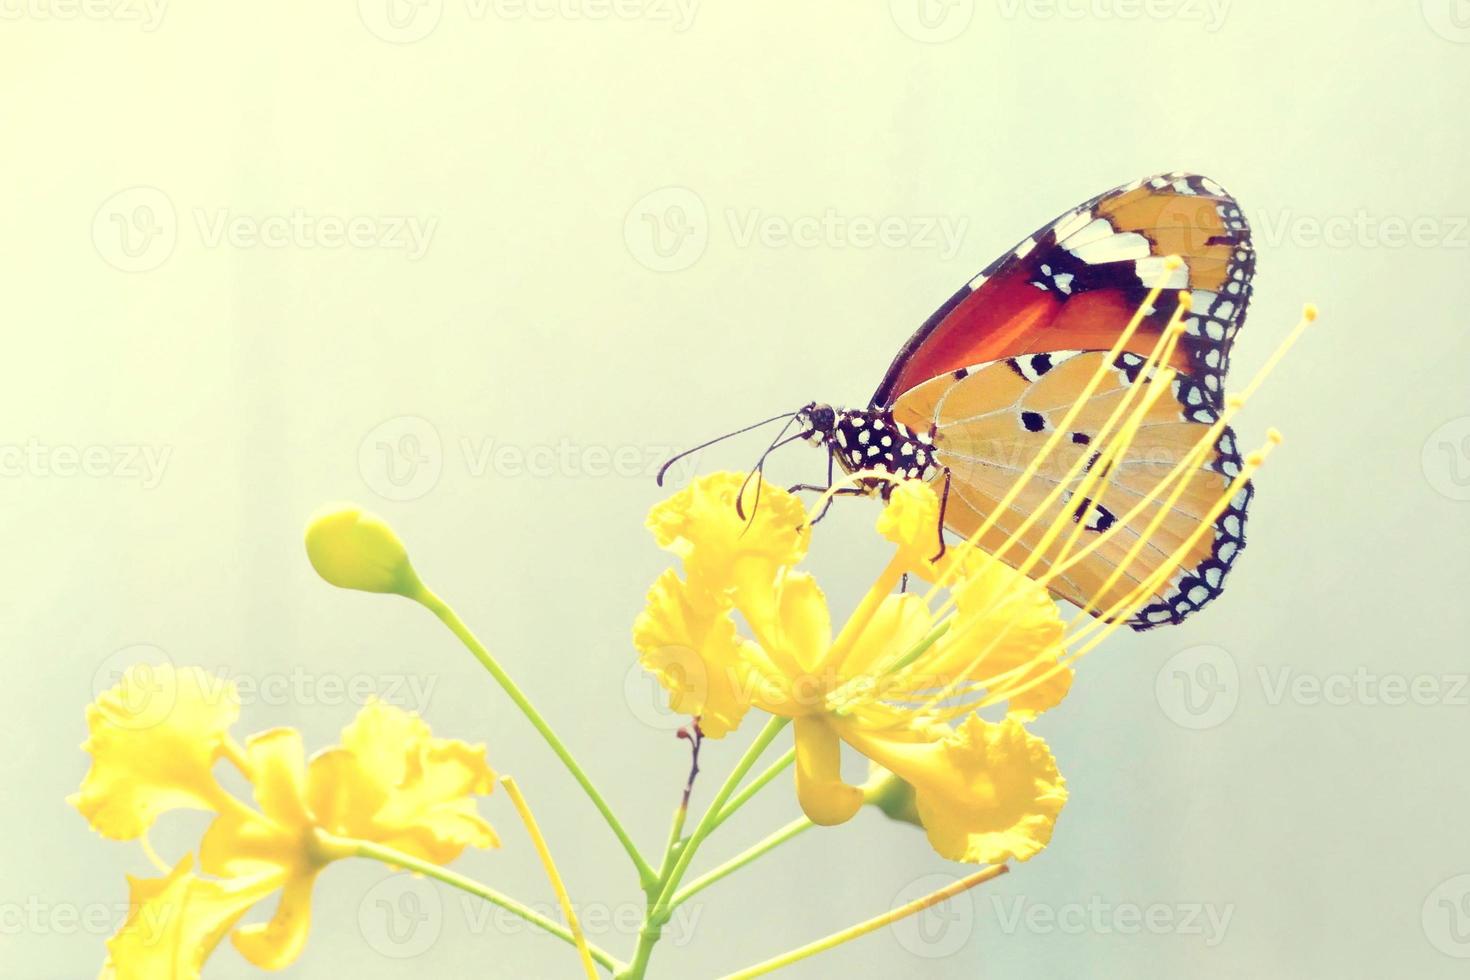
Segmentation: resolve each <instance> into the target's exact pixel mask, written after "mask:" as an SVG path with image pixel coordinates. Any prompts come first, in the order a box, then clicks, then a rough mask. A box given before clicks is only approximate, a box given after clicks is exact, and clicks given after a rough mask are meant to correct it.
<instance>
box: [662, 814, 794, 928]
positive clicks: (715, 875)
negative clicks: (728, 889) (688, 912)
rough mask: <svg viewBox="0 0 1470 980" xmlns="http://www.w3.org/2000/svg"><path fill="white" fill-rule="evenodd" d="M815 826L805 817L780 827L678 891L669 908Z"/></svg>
mask: <svg viewBox="0 0 1470 980" xmlns="http://www.w3.org/2000/svg"><path fill="white" fill-rule="evenodd" d="M815 826H816V824H814V823H812V822H811V821H810V820H808V819H807V818H806V817H799V818H798V819H796V820H793V821H791V822H790V823H789V824H787V825H786V826H784V827H782V828H781V829H780V830H778V831H776V832H775V833H774V834H771V835H770V836H769V837H767V838H765V839H764V840H762V841H760V842H759V843H757V844H753V845H751V847H750V848H749V849H748V850H745V851H742V852H741V853H739V854H737V855H736V856H735V857H732V858H731V859H730V860H728V861H726V862H725V863H724V864H722V865H720V866H719V867H718V868H715V869H714V870H713V871H710V872H708V873H706V874H703V875H700V876H699V877H698V878H695V879H694V880H693V881H691V882H690V883H689V884H688V885H687V886H685V887H684V888H682V889H680V890H679V891H678V892H676V893H675V894H674V897H673V898H672V899H670V900H669V907H670V908H678V907H679V906H680V905H683V904H684V903H685V902H687V901H689V899H691V898H693V897H694V896H695V895H696V894H698V893H699V892H702V891H704V890H705V889H706V888H708V887H709V886H710V885H713V884H714V883H715V882H717V881H719V880H720V879H721V878H724V877H725V876H726V875H729V874H732V873H734V872H736V871H739V870H740V869H741V868H743V867H745V866H746V865H747V864H749V863H750V862H752V861H754V860H755V859H756V858H758V857H761V856H762V855H763V854H766V853H767V852H768V851H774V850H775V849H776V848H778V847H780V846H781V845H782V844H784V843H786V842H787V841H789V840H791V839H792V838H793V837H796V836H797V835H799V834H801V833H802V832H803V831H806V830H810V829H811V828H812V827H815Z"/></svg>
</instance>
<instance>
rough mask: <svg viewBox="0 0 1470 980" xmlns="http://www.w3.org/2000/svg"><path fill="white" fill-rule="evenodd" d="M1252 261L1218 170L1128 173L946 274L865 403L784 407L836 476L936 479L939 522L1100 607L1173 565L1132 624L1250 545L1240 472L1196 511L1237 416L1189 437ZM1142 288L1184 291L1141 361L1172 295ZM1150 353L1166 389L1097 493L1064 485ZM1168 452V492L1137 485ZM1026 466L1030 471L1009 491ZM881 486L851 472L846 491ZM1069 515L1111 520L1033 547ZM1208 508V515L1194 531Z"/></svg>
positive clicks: (1187, 604) (1210, 406)
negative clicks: (1154, 299)
mask: <svg viewBox="0 0 1470 980" xmlns="http://www.w3.org/2000/svg"><path fill="white" fill-rule="evenodd" d="M1171 256H1177V264H1176V260H1175V259H1172V258H1169V257H1171ZM1254 269H1255V253H1254V249H1253V248H1252V245H1251V241H1250V230H1249V228H1248V226H1247V224H1246V222H1245V219H1244V217H1243V215H1242V213H1241V211H1240V208H1239V206H1238V205H1237V204H1236V202H1235V200H1234V199H1233V198H1232V197H1230V196H1229V194H1227V193H1226V192H1225V190H1224V189H1223V188H1222V187H1220V185H1219V184H1216V183H1215V182H1214V181H1212V180H1210V179H1209V178H1207V177H1202V176H1199V175H1195V174H1183V173H1170V174H1160V175H1157V176H1155V177H1150V178H1145V179H1143V180H1139V181H1134V182H1133V183H1131V184H1126V185H1123V186H1121V187H1118V188H1115V189H1113V190H1111V191H1108V192H1106V193H1104V194H1100V195H1098V196H1097V197H1095V198H1093V199H1092V200H1090V201H1087V202H1085V203H1084V204H1082V205H1079V206H1078V207H1076V208H1074V209H1072V210H1071V211H1068V212H1066V213H1064V214H1062V215H1061V216H1059V217H1058V218H1056V219H1055V220H1054V221H1052V222H1051V223H1050V224H1048V225H1047V226H1045V227H1043V228H1042V229H1040V230H1039V231H1037V232H1035V233H1034V234H1033V235H1031V236H1030V237H1028V238H1027V239H1025V240H1024V241H1022V242H1021V243H1020V244H1019V245H1017V246H1016V247H1015V248H1014V249H1012V250H1011V251H1010V252H1008V253H1006V254H1005V255H1003V256H1002V257H1001V258H999V259H997V260H996V261H995V262H993V263H991V265H990V266H988V267H987V268H986V269H985V270H984V271H982V272H981V273H980V274H979V275H977V276H975V277H974V278H973V279H971V280H970V281H969V282H968V283H966V284H965V285H964V286H963V287H961V289H960V290H959V291H958V292H956V293H955V294H954V295H953V296H951V297H950V299H949V300H948V301H947V302H945V303H944V304H943V305H942V306H941V307H940V308H939V309H938V310H936V311H935V313H934V314H933V315H932V316H931V317H930V318H929V319H928V320H927V321H925V323H924V324H923V325H922V326H921V327H920V328H919V330H918V331H917V332H916V333H915V334H914V335H913V337H912V338H910V340H909V341H908V342H907V343H906V344H905V345H904V346H903V348H902V349H901V350H900V351H899V354H898V356H897V357H896V358H895V359H894V361H893V363H892V365H891V366H890V367H889V369H888V372H887V374H886V375H885V376H884V378H883V380H882V382H881V383H880V384H879V386H878V389H877V391H876V392H875V393H874V395H873V397H872V399H871V401H870V403H869V406H868V408H866V409H860V410H859V409H848V410H839V409H835V408H832V407H831V406H827V405H818V404H815V403H814V404H811V405H808V406H807V407H806V408H804V409H802V410H801V412H799V413H797V419H798V421H799V422H800V423H801V424H803V425H804V426H805V427H806V432H805V434H806V435H807V437H808V438H810V439H811V440H813V441H815V442H817V443H819V444H821V445H822V446H824V447H825V448H826V449H827V451H828V453H829V461H830V462H835V463H836V464H837V465H838V466H840V467H841V468H842V469H843V470H844V471H846V472H848V473H850V474H851V473H857V472H861V471H864V470H868V471H872V470H879V471H882V472H886V473H888V474H891V475H892V476H894V477H897V478H904V479H921V480H926V481H928V482H930V483H931V484H934V485H935V486H936V489H938V490H939V491H940V492H941V494H942V498H943V504H944V505H943V509H942V513H943V515H944V518H943V523H944V525H945V527H947V528H948V529H949V530H950V531H952V532H955V533H957V534H959V535H961V536H964V537H970V536H972V535H974V534H979V535H980V537H979V542H978V543H979V544H980V545H981V547H984V548H987V549H989V550H998V551H1000V553H1001V554H1002V556H1003V558H1004V559H1005V560H1006V561H1007V562H1009V563H1011V564H1013V565H1014V564H1019V563H1022V562H1025V563H1026V566H1027V568H1028V569H1029V573H1030V574H1032V575H1034V576H1044V577H1046V580H1047V582H1048V587H1049V588H1050V589H1051V591H1052V592H1053V593H1054V594H1056V595H1057V596H1059V597H1061V598H1065V599H1068V600H1070V601H1073V602H1075V603H1076V604H1078V605H1086V606H1088V607H1089V608H1092V609H1097V608H1107V605H1108V603H1109V602H1112V601H1116V600H1119V599H1121V598H1122V597H1123V596H1126V595H1127V594H1128V590H1130V589H1132V588H1134V587H1136V586H1137V585H1138V583H1140V582H1142V581H1145V580H1147V579H1148V576H1149V574H1150V572H1151V571H1152V570H1155V569H1159V568H1164V567H1166V566H1169V565H1171V564H1174V565H1177V566H1178V569H1179V570H1178V571H1177V573H1175V574H1173V575H1172V576H1171V577H1170V578H1169V579H1168V581H1167V582H1166V583H1165V584H1164V585H1163V586H1161V587H1160V588H1159V589H1158V591H1157V592H1156V593H1154V594H1153V595H1152V598H1151V600H1150V601H1148V602H1146V603H1144V604H1143V605H1142V606H1141V607H1140V608H1138V609H1137V610H1136V611H1135V612H1134V613H1133V614H1132V618H1131V619H1130V620H1129V624H1130V625H1131V626H1133V628H1135V629H1140V630H1142V629H1149V628H1152V627H1154V626H1160V625H1167V624H1171V623H1178V622H1181V621H1182V620H1183V619H1184V618H1185V617H1187V616H1189V615H1190V614H1192V613H1193V612H1195V611H1197V610H1198V609H1200V608H1201V607H1202V606H1204V605H1205V604H1206V603H1208V602H1209V601H1211V600H1212V599H1214V598H1215V597H1217V596H1218V595H1219V594H1220V592H1221V590H1222V588H1223V580H1224V577H1225V575H1226V573H1228V572H1229V570H1230V567H1231V565H1232V564H1233V563H1234V561H1235V558H1236V557H1237V556H1238V554H1239V553H1240V551H1241V550H1242V549H1243V547H1244V543H1245V538H1244V521H1245V516H1246V509H1247V507H1248V505H1249V503H1250V500H1251V496H1252V491H1251V488H1250V486H1249V484H1246V485H1245V486H1244V487H1243V488H1242V489H1240V490H1239V491H1238V492H1237V493H1236V494H1235V496H1234V497H1233V498H1232V499H1231V501H1230V505H1229V506H1228V507H1227V508H1226V509H1225V510H1224V511H1223V512H1222V513H1219V514H1218V515H1216V516H1213V517H1207V515H1208V514H1210V512H1211V507H1210V502H1211V501H1213V500H1215V499H1218V498H1219V496H1220V494H1221V492H1222V491H1223V490H1224V489H1225V488H1227V487H1229V486H1230V485H1231V481H1232V480H1233V479H1234V478H1235V477H1236V476H1237V475H1238V474H1239V473H1240V471H1241V465H1242V458H1241V456H1240V454H1239V452H1238V451H1237V448H1236V445H1235V437H1234V433H1233V432H1231V430H1230V429H1229V427H1228V426H1223V425H1220V426H1219V429H1220V431H1219V433H1218V437H1217V438H1214V442H1213V447H1212V451H1211V452H1209V453H1207V454H1206V458H1204V459H1203V460H1200V461H1198V462H1195V461H1194V457H1192V456H1190V453H1191V451H1192V450H1193V447H1194V446H1195V445H1196V443H1197V442H1198V441H1199V440H1200V438H1201V436H1202V435H1203V434H1206V433H1211V432H1214V431H1215V427H1216V426H1217V423H1220V422H1221V416H1222V414H1223V412H1224V410H1225V397H1224V381H1225V374H1226V370H1227V369H1228V365H1229V357H1230V348H1231V345H1232V344H1233V342H1234V339H1235V335H1236V333H1237V331H1238V330H1239V329H1240V326H1241V324H1242V323H1243V321H1244V317H1245V308H1246V304H1247V303H1248V301H1249V299H1250V293H1251V276H1252V274H1253V272H1254ZM1156 287H1163V288H1164V289H1166V290H1168V291H1169V293H1168V295H1169V296H1170V297H1173V296H1175V295H1178V294H1188V302H1189V309H1188V314H1187V315H1186V316H1184V317H1183V319H1182V320H1181V322H1182V325H1183V327H1184V333H1183V334H1182V335H1181V336H1180V338H1179V340H1178V343H1177V345H1176V346H1174V347H1173V348H1172V353H1171V354H1170V355H1169V359H1168V360H1167V362H1166V363H1164V364H1154V365H1152V366H1151V367H1150V365H1149V362H1148V360H1147V358H1148V355H1149V353H1150V352H1151V351H1153V350H1154V349H1155V347H1156V346H1158V344H1159V341H1160V338H1161V337H1162V336H1163V335H1164V332H1165V330H1166V328H1167V326H1168V323H1169V320H1170V316H1171V314H1172V313H1173V311H1174V302H1173V301H1172V300H1171V302H1169V303H1168V304H1165V303H1164V302H1162V301H1159V302H1158V303H1157V304H1156V305H1150V296H1157V295H1159V294H1154V293H1151V290H1152V289H1153V288H1156ZM1140 308H1141V311H1140ZM1135 314H1137V315H1138V316H1139V319H1138V322H1137V324H1136V327H1135V329H1134V331H1133V333H1132V334H1131V336H1130V337H1128V338H1127V340H1126V343H1125V342H1123V341H1124V334H1125V332H1126V330H1127V329H1128V325H1129V324H1130V322H1131V321H1132V320H1133V319H1134V317H1135ZM1115 342H1117V343H1115ZM1165 369H1167V370H1168V371H1169V372H1170V374H1169V377H1170V381H1169V389H1168V391H1167V394H1164V395H1163V397H1159V398H1157V399H1156V400H1155V401H1154V402H1153V403H1151V407H1149V409H1148V411H1147V415H1146V417H1144V418H1142V420H1141V424H1140V425H1139V427H1138V429H1137V437H1136V439H1135V440H1134V441H1133V444H1132V445H1131V446H1130V447H1129V448H1128V450H1127V452H1126V453H1125V454H1123V455H1122V456H1120V457H1119V458H1117V459H1113V460H1111V463H1110V465H1109V466H1108V467H1106V468H1105V470H1106V475H1107V478H1108V485H1107V487H1106V488H1105V490H1104V492H1105V493H1106V494H1107V498H1106V499H1093V497H1092V496H1089V495H1087V494H1082V495H1079V494H1077V493H1075V492H1074V489H1076V488H1080V487H1081V485H1082V483H1083V482H1084V478H1085V477H1086V475H1087V474H1088V473H1089V472H1090V471H1091V469H1092V467H1093V465H1094V464H1095V463H1096V462H1097V456H1098V445H1097V444H1098V442H1099V440H1100V439H1101V438H1102V437H1104V436H1105V435H1106V434H1107V432H1108V428H1109V425H1110V423H1109V421H1108V420H1109V418H1110V416H1111V415H1112V413H1113V412H1114V410H1115V409H1117V408H1118V407H1119V405H1120V404H1122V405H1127V404H1129V402H1130V400H1131V399H1136V398H1137V396H1138V395H1139V393H1140V391H1141V389H1142V388H1146V387H1147V386H1148V384H1149V382H1150V381H1151V379H1152V378H1153V377H1154V376H1155V375H1156V374H1157V373H1158V372H1159V371H1161V370H1165ZM1096 377H1101V379H1102V383H1101V384H1093V382H1092V381H1091V380H1090V379H1093V378H1096ZM1089 385H1091V387H1089ZM1064 426H1065V428H1063V427H1064ZM1058 429H1063V431H1060V432H1059V431H1058ZM1047 447H1051V448H1050V449H1049V450H1047ZM1038 460H1040V461H1042V462H1044V464H1045V465H1043V466H1040V467H1037V466H1033V465H1032V464H1033V463H1035V462H1037V461H1038ZM1179 466H1185V467H1186V468H1187V472H1185V473H1184V475H1183V478H1182V480H1183V486H1182V487H1181V489H1180V492H1179V493H1178V494H1177V495H1174V496H1173V497H1171V498H1170V499H1169V500H1168V501H1167V502H1165V501H1163V500H1159V499H1154V498H1152V497H1151V496H1150V492H1149V488H1150V487H1152V486H1153V485H1154V484H1156V483H1157V481H1158V480H1159V479H1161V478H1162V477H1163V476H1164V474H1165V473H1167V472H1169V471H1170V470H1171V469H1173V468H1175V467H1179ZM829 470H830V466H829ZM1028 471H1029V472H1031V473H1032V479H1031V481H1030V482H1031V485H1029V486H1027V487H1025V488H1024V490H1023V491H1022V492H1020V493H1010V492H1009V491H1010V488H1011V486H1012V484H1013V482H1014V481H1015V480H1016V478H1017V477H1018V476H1019V475H1021V474H1022V473H1024V472H1028ZM890 487H891V482H890V481H888V480H882V479H865V480H861V481H859V483H858V485H857V486H856V487H855V488H853V489H854V490H855V491H859V492H864V493H880V494H884V495H886V493H887V490H888V489H889V488H890ZM1068 518H1070V519H1071V520H1072V521H1074V522H1076V523H1079V524H1081V525H1082V531H1083V532H1088V533H1090V534H1093V535H1097V536H1099V537H1104V538H1106V540H1100V541H1099V542H1098V547H1097V548H1096V549H1094V553H1091V554H1089V555H1088V557H1087V560H1086V561H1079V562H1070V563H1067V562H1065V558H1066V556H1065V555H1063V554H1058V553H1053V552H1048V551H1047V546H1048V540H1047V539H1046V538H1045V537H1044V536H1043V531H1044V528H1045V527H1047V526H1048V525H1049V524H1050V523H1052V522H1053V521H1054V520H1056V519H1061V520H1063V521H1065V520H1067V519H1068ZM1206 520H1209V522H1210V523H1212V524H1213V527H1212V528H1211V529H1210V531H1211V532H1212V533H1206V534H1204V535H1203V536H1201V535H1196V534H1194V533H1193V532H1194V531H1195V530H1196V529H1197V528H1199V527H1200V525H1201V524H1202V523H1204V522H1205V521H1206ZM1105 532H1110V533H1105ZM1079 533H1080V532H1079ZM1140 541H1141V543H1139V542H1140ZM1136 543H1137V544H1138V546H1137V547H1131V546H1133V545H1135V544H1136ZM1175 552H1178V554H1175ZM1054 565H1055V567H1054ZM1119 569H1121V570H1122V571H1121V573H1119V572H1118V570H1119Z"/></svg>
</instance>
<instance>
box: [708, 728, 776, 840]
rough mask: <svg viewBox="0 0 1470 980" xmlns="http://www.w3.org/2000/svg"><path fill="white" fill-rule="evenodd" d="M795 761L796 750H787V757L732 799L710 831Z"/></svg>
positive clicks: (717, 817) (773, 765)
mask: <svg viewBox="0 0 1470 980" xmlns="http://www.w3.org/2000/svg"><path fill="white" fill-rule="evenodd" d="M795 761H796V749H794V748H791V749H787V750H786V754H785V755H783V756H782V757H781V758H779V759H777V760H776V761H775V762H773V763H772V764H771V767H770V768H769V769H767V770H766V771H765V772H763V773H761V774H760V775H759V776H757V777H755V780H754V781H753V782H752V783H751V784H750V785H749V786H747V787H745V788H744V789H743V790H741V791H740V793H739V794H738V795H737V796H736V797H735V798H734V799H732V800H731V801H730V802H729V803H728V804H727V805H726V806H725V808H724V809H723V810H721V811H720V813H719V815H718V816H716V817H715V823H714V827H711V828H710V829H711V830H714V829H715V827H718V826H719V825H720V824H722V823H724V822H725V821H726V820H728V819H730V817H731V816H733V815H734V813H735V811H736V810H739V809H740V808H741V807H743V806H744V805H745V804H747V803H749V802H750V798H751V797H752V796H754V795H755V794H757V793H759V792H760V791H761V790H763V789H765V788H766V786H767V784H769V783H770V781H771V780H773V779H775V778H776V777H777V776H779V775H781V773H782V772H784V771H785V770H786V768H787V767H788V766H790V765H791V763H793V762H795Z"/></svg>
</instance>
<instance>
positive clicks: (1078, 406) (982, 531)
mask: <svg viewBox="0 0 1470 980" xmlns="http://www.w3.org/2000/svg"><path fill="white" fill-rule="evenodd" d="M1183 265H1184V260H1183V259H1181V258H1180V257H1179V256H1177V255H1170V256H1168V257H1167V258H1165V259H1164V269H1165V271H1166V272H1167V273H1172V272H1174V271H1175V270H1176V269H1179V268H1180V267H1182V266H1183ZM1165 281H1167V277H1166V279H1165ZM1163 291H1164V285H1163V282H1161V283H1160V284H1159V285H1157V286H1154V287H1153V288H1152V289H1150V290H1149V291H1148V296H1147V298H1145V299H1144V301H1143V303H1142V304H1140V305H1139V307H1138V310H1137V311H1136V312H1135V313H1134V314H1133V316H1132V318H1131V319H1129V321H1128V325H1127V326H1125V327H1124V328H1123V331H1122V332H1121V333H1119V334H1118V339H1117V340H1115V341H1114V342H1113V346H1112V347H1110V348H1109V349H1108V356H1107V357H1105V358H1104V359H1103V362H1102V364H1101V365H1100V366H1099V367H1098V369H1097V371H1096V372H1094V373H1093V376H1092V377H1091V378H1090V379H1088V382H1087V384H1085V385H1084V386H1083V387H1082V392H1081V393H1080V394H1079V395H1078V396H1077V399H1076V401H1074V402H1073V403H1072V406H1071V408H1069V409H1068V410H1067V412H1066V414H1065V415H1064V416H1063V417H1062V421H1061V423H1060V424H1058V425H1057V426H1056V428H1055V429H1053V430H1052V433H1051V435H1050V436H1049V437H1048V438H1047V440H1046V442H1045V443H1043V444H1042V447H1041V451H1040V452H1038V453H1037V454H1036V456H1035V457H1033V458H1032V460H1031V462H1030V463H1029V464H1028V465H1027V466H1026V469H1025V470H1023V471H1022V473H1021V475H1020V476H1019V477H1017V478H1016V481H1015V482H1014V483H1012V484H1011V487H1010V489H1009V490H1007V491H1006V493H1005V496H1003V497H1002V498H1001V500H1000V502H999V503H998V504H997V505H996V507H995V509H994V510H993V511H991V512H990V514H989V515H988V516H987V517H986V518H985V520H984V521H982V522H981V523H980V526H979V527H978V528H976V530H975V533H973V534H971V535H970V537H969V538H968V539H967V541H966V543H967V544H968V545H971V546H973V545H975V544H978V543H979V542H980V541H981V540H982V539H983V538H984V537H985V535H987V534H989V533H990V530H991V528H993V527H994V526H995V521H996V519H997V517H998V516H999V515H1000V514H1002V513H1004V512H1005V511H1006V510H1007V509H1009V508H1010V506H1011V504H1013V503H1015V501H1016V498H1017V497H1019V496H1020V495H1021V492H1022V491H1023V490H1024V489H1025V488H1026V485H1027V484H1028V483H1030V482H1031V480H1032V479H1034V478H1035V476H1036V474H1037V473H1038V472H1040V470H1041V467H1042V465H1043V464H1044V463H1045V462H1046V461H1047V459H1048V458H1049V457H1050V456H1051V454H1052V452H1053V451H1055V449H1056V447H1057V445H1058V444H1059V443H1060V442H1061V439H1062V434H1063V433H1064V432H1068V431H1070V429H1071V426H1072V422H1073V421H1075V420H1076V418H1077V416H1078V415H1079V414H1080V413H1081V411H1082V408H1083V406H1084V405H1086V404H1087V402H1088V401H1089V400H1090V399H1091V398H1092V396H1093V394H1095V393H1096V391H1097V389H1098V386H1099V385H1101V384H1102V381H1103V378H1105V377H1107V376H1108V375H1109V374H1111V373H1112V371H1113V361H1114V359H1116V358H1117V356H1118V355H1119V354H1120V353H1121V352H1122V350H1123V348H1124V347H1125V346H1126V345H1127V343H1128V341H1129V340H1131V339H1132V337H1133V334H1134V332H1135V331H1137V330H1138V327H1139V325H1140V324H1141V323H1143V320H1144V318H1145V317H1146V316H1148V314H1149V312H1150V311H1151V310H1152V309H1153V308H1154V304H1155V303H1157V302H1158V298H1159V294H1160V293H1162V292H1163ZM952 573H953V569H951V570H949V571H947V572H946V573H945V574H944V575H941V576H940V577H939V579H938V580H937V581H936V582H935V583H934V586H933V587H932V588H931V589H930V590H929V596H927V597H926V599H927V598H932V596H933V594H935V592H936V591H937V590H938V589H941V588H944V587H946V586H948V585H949V583H950V581H952V579H953V574H952Z"/></svg>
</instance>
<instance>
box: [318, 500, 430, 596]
mask: <svg viewBox="0 0 1470 980" xmlns="http://www.w3.org/2000/svg"><path fill="white" fill-rule="evenodd" d="M306 555H307V557H308V558H310V559H311V567H312V568H315V569H316V573H317V574H318V575H320V576H321V577H322V578H324V579H326V580H327V581H328V582H330V583H331V584H332V585H335V586H337V587H338V588H340V589H357V590H359V591H361V592H392V593H396V594H397V595H401V596H406V597H408V598H410V599H412V598H414V597H416V596H419V595H420V594H421V593H422V592H423V583H422V582H420V581H419V577H418V573H416V572H415V571H414V570H413V565H411V564H410V563H409V560H408V549H406V548H405V547H404V546H403V542H402V541H400V540H399V539H398V535H396V534H394V533H393V529H392V528H391V527H389V526H388V524H387V522H386V521H384V520H383V519H382V518H381V517H379V516H378V515H376V514H369V513H367V512H366V511H364V510H362V509H361V508H359V507H354V506H345V507H340V508H337V509H334V510H330V511H327V512H325V513H323V514H321V515H320V516H319V517H316V518H314V519H312V521H311V523H310V524H308V525H307V527H306Z"/></svg>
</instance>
